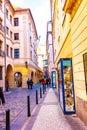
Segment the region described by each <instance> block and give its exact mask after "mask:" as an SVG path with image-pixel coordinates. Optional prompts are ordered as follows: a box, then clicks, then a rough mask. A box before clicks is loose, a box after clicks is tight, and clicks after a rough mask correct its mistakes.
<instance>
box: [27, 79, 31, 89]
mask: <svg viewBox="0 0 87 130" xmlns="http://www.w3.org/2000/svg"><path fill="white" fill-rule="evenodd" d="M27 85H28V89H29V88H30V80H29V78H28V80H27Z"/></svg>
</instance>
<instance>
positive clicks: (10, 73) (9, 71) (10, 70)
mask: <svg viewBox="0 0 87 130" xmlns="http://www.w3.org/2000/svg"><path fill="white" fill-rule="evenodd" d="M6 80H8V83H9V88H13V87H14V74H13V67H12V65H11V64H8V66H7V69H6Z"/></svg>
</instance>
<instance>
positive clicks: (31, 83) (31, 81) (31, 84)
mask: <svg viewBox="0 0 87 130" xmlns="http://www.w3.org/2000/svg"><path fill="white" fill-rule="evenodd" d="M30 86H31V89H32V87H33V80H32V79H31V80H30Z"/></svg>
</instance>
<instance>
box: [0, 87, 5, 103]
mask: <svg viewBox="0 0 87 130" xmlns="http://www.w3.org/2000/svg"><path fill="white" fill-rule="evenodd" d="M0 100H1V104H0V105H5V97H4V93H3V88H2V87H0Z"/></svg>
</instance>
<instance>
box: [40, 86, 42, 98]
mask: <svg viewBox="0 0 87 130" xmlns="http://www.w3.org/2000/svg"><path fill="white" fill-rule="evenodd" d="M40 98H42V89H41V88H40Z"/></svg>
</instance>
